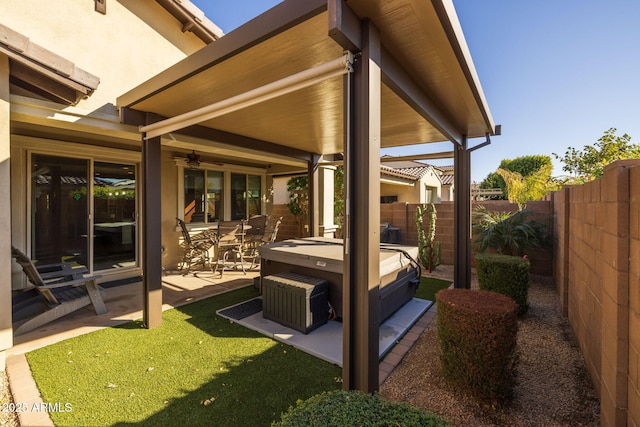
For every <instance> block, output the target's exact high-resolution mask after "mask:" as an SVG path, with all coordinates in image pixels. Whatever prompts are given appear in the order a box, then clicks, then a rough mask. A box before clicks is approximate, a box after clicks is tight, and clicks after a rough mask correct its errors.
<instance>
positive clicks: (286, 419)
mask: <svg viewBox="0 0 640 427" xmlns="http://www.w3.org/2000/svg"><path fill="white" fill-rule="evenodd" d="M271 425H272V427H294V426H297V427H307V426H319V427H320V426H345V427H348V426H354V427H355V426H380V427H382V426H446V425H448V424H447V422H446V421H445V420H444V419H442V418H441V417H437V416H435V415H433V414H429V413H426V412H422V411H420V410H419V409H417V408H414V407H413V406H411V405H409V404H407V403H403V402H391V401H389V400H385V399H383V398H381V397H380V396H379V395H377V394H373V395H371V394H365V393H362V392H359V391H344V390H334V391H329V392H324V393H321V394H318V395H315V396H313V397H311V398H309V399H307V400H305V401H298V403H297V404H296V406H295V407H290V408H289V410H288V411H287V412H286V413H284V414H282V416H281V418H280V421H276V422H273V423H272V424H271Z"/></svg>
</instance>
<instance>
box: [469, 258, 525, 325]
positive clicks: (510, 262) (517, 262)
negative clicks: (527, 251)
mask: <svg viewBox="0 0 640 427" xmlns="http://www.w3.org/2000/svg"><path fill="white" fill-rule="evenodd" d="M475 259H476V271H477V272H478V284H479V286H480V289H481V290H484V291H493V292H498V293H499V294H502V295H506V296H508V297H509V298H512V299H513V300H514V301H515V302H516V304H518V315H522V314H524V313H526V312H527V310H528V309H529V303H528V302H527V299H528V295H529V267H530V263H529V260H528V259H525V258H521V257H516V256H508V255H498V254H478V255H476V256H475Z"/></svg>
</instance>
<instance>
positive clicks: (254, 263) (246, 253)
mask: <svg viewBox="0 0 640 427" xmlns="http://www.w3.org/2000/svg"><path fill="white" fill-rule="evenodd" d="M280 224H282V217H280V218H278V220H277V221H276V222H275V224H274V225H273V227H272V228H271V229H265V231H264V233H263V234H262V235H260V236H259V237H257V238H254V239H252V240H249V241H247V242H246V243H245V246H244V250H243V251H242V261H243V263H244V262H245V261H246V262H249V270H253V269H254V268H256V267H259V266H260V251H259V250H258V248H259V247H260V246H262V245H265V244H268V243H273V242H275V241H276V237H277V235H278V229H279V228H280Z"/></svg>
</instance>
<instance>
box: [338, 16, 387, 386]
mask: <svg viewBox="0 0 640 427" xmlns="http://www.w3.org/2000/svg"><path fill="white" fill-rule="evenodd" d="M362 43H363V49H362V53H361V57H360V60H359V61H357V63H356V66H355V71H354V75H353V86H352V89H353V90H352V91H351V90H348V93H347V94H346V96H347V98H348V99H349V101H347V104H348V105H347V108H346V111H345V116H347V117H348V120H347V123H346V127H345V129H346V132H347V141H346V143H345V157H346V159H345V160H346V161H345V164H346V169H347V171H346V175H347V178H346V182H347V184H346V186H345V188H346V191H347V195H346V197H347V202H346V203H345V205H346V218H345V222H346V223H347V224H346V225H347V226H346V232H347V234H346V235H345V236H346V237H345V245H344V249H345V254H344V260H345V264H344V266H345V268H344V283H343V290H344V301H345V303H344V304H345V306H344V307H343V326H342V328H343V365H342V366H343V368H342V369H343V374H342V377H343V387H344V389H346V390H352V389H356V390H360V391H363V392H366V393H372V392H374V391H376V390H378V386H379V384H378V365H379V344H378V340H379V328H380V300H379V284H380V247H379V244H380V186H379V185H371V183H372V182H378V181H379V178H380V90H381V81H380V66H379V64H380V34H379V32H378V30H377V28H375V26H374V25H373V24H372V23H371V22H363V23H362ZM346 86H347V87H348V88H351V85H350V84H347V85H346Z"/></svg>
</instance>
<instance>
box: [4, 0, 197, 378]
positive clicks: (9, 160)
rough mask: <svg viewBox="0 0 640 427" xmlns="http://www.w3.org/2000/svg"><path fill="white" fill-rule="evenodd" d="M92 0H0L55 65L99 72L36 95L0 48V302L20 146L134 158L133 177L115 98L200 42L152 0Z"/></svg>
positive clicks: (24, 160) (19, 202)
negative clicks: (88, 87) (70, 89)
mask: <svg viewBox="0 0 640 427" xmlns="http://www.w3.org/2000/svg"><path fill="white" fill-rule="evenodd" d="M94 7H95V4H94V2H93V1H77V0H56V1H45V0H24V1H20V2H15V1H6V2H0V25H2V26H4V27H7V28H8V29H9V30H10V31H11V32H12V33H14V34H15V33H17V34H19V35H20V37H23V38H28V41H29V43H30V46H32V47H33V46H35V47H36V48H37V50H38V51H40V52H46V51H50V52H51V53H52V54H53V55H51V56H50V57H52V58H56V59H55V60H59V61H60V63H62V64H63V65H64V64H68V63H72V64H73V65H75V67H78V68H80V69H82V70H83V71H85V72H87V73H90V74H91V75H93V76H96V77H98V78H99V84H98V86H97V89H96V90H95V91H94V92H93V93H92V94H91V95H90V96H89V97H87V98H86V99H81V100H80V101H79V102H77V103H76V104H75V105H66V104H59V103H56V102H51V101H50V100H45V99H44V98H43V97H41V96H39V95H36V94H34V93H33V92H30V91H27V90H25V89H23V88H21V87H19V86H16V85H13V84H12V85H11V93H9V90H8V89H9V87H10V85H9V76H10V68H11V67H10V59H9V57H8V56H6V54H4V53H3V52H4V51H0V87H2V88H4V89H5V90H2V91H0V105H1V108H0V118H3V120H0V123H1V124H8V123H9V122H10V127H9V126H8V125H7V126H2V125H1V124H0V166H1V168H0V173H1V174H2V179H0V204H2V205H3V206H5V207H6V210H7V211H10V215H9V214H6V215H3V218H6V220H4V221H2V224H0V242H2V243H0V253H2V254H3V256H2V258H1V259H0V263H1V264H0V300H2V301H3V303H4V304H5V305H6V304H11V298H10V294H11V290H12V289H19V288H20V287H22V286H24V284H25V278H24V274H22V271H21V269H20V268H19V267H18V266H17V265H16V264H15V263H13V262H12V261H11V260H10V254H11V252H10V246H11V245H15V246H16V247H18V248H20V249H22V250H25V252H27V253H28V251H27V249H28V247H29V244H30V243H29V241H30V237H29V234H30V231H29V218H30V215H31V206H30V203H31V202H30V200H29V196H28V194H29V193H28V187H29V181H30V179H31V174H30V167H29V166H28V165H29V158H30V156H31V155H32V154H33V153H37V154H46V155H54V156H62V157H68V158H81V159H87V160H88V161H90V162H91V161H107V162H109V161H111V162H116V163H118V162H123V161H124V162H128V163H130V164H133V165H136V166H137V170H138V175H137V176H136V181H137V182H140V179H141V176H140V168H139V166H140V159H141V157H140V146H141V144H140V133H139V130H138V129H137V128H136V127H133V126H125V125H122V124H120V119H119V117H118V111H116V107H115V103H116V98H117V97H118V96H119V95H121V94H122V93H124V92H126V91H127V90H129V89H130V88H132V87H135V86H137V85H139V84H141V83H142V82H144V81H146V80H147V79H149V78H150V77H152V76H153V75H156V74H157V73H159V72H160V71H162V70H164V69H166V68H167V67H169V66H171V65H173V64H175V63H176V62H178V61H179V60H181V59H183V58H185V57H186V56H187V55H189V54H191V53H194V52H196V51H197V50H199V49H200V48H202V47H204V46H205V42H204V41H202V40H201V39H200V38H198V37H196V35H194V34H193V33H191V32H183V31H182V25H181V23H180V22H179V21H178V20H177V19H175V18H174V17H173V16H172V15H171V14H170V13H169V12H168V11H167V10H165V9H164V8H163V7H162V6H160V5H159V4H158V3H157V2H155V1H139V0H119V1H110V2H108V3H107V11H106V14H102V13H99V12H96V11H95V10H94ZM54 65H56V64H54ZM171 157H172V155H171V153H170V152H167V153H164V154H163V160H164V163H163V171H162V174H163V179H162V185H163V187H164V188H166V189H167V190H168V191H167V192H166V196H165V197H164V198H163V207H169V206H171V207H172V210H173V211H175V210H176V198H175V197H176V196H175V193H176V191H175V187H176V185H177V179H176V169H177V168H176V165H175V162H173V160H170V159H171ZM9 166H10V167H9ZM9 170H10V172H9ZM7 195H8V196H7ZM9 200H10V202H9ZM139 208H140V206H139V205H138V208H137V211H139V210H140V209H139ZM9 218H10V219H9ZM165 222H166V224H165ZM4 225H6V227H5V226H4ZM138 229H139V227H138ZM138 232H139V230H138ZM171 233H175V218H173V221H170V220H169V219H166V221H165V220H163V238H164V237H165V235H166V237H167V238H170V237H172V236H171ZM123 270H124V271H123V272H115V274H109V273H107V274H104V275H103V276H104V280H114V279H117V278H120V277H122V276H123V275H124V276H132V275H139V274H140V269H139V268H132V269H123ZM0 308H1V309H0V332H1V333H0V369H4V350H5V349H7V348H9V347H11V346H12V330H11V323H12V320H11V310H10V309H7V307H5V306H4V305H3V306H2V307H0Z"/></svg>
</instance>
